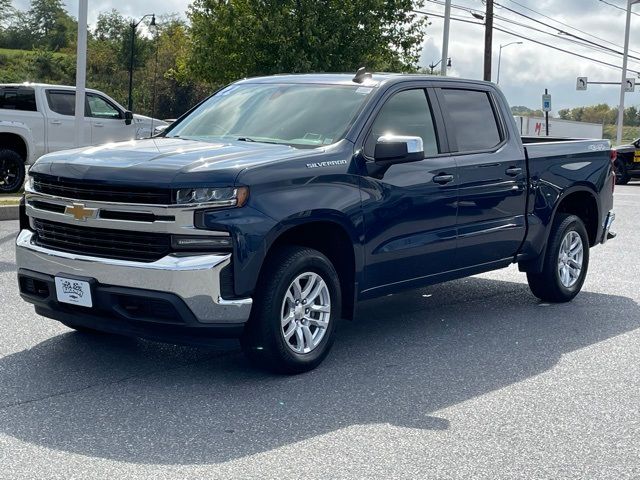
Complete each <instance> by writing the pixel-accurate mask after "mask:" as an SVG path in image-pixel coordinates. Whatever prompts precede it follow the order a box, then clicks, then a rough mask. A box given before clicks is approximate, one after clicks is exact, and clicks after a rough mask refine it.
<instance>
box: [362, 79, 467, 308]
mask: <svg viewBox="0 0 640 480" xmlns="http://www.w3.org/2000/svg"><path fill="white" fill-rule="evenodd" d="M436 123H437V122H436V121H434V115H433V109H432V108H431V102H430V101H429V96H428V95H427V91H426V90H425V89H422V88H410V89H404V90H400V91H397V92H395V93H393V94H392V95H391V96H389V97H387V100H386V101H385V103H384V104H383V106H382V108H381V109H380V110H379V112H378V113H377V116H376V117H375V120H374V122H373V124H372V126H371V127H370V130H369V132H368V134H367V137H366V140H365V142H364V147H363V150H364V155H365V157H366V158H367V160H368V162H369V165H373V163H372V162H373V152H374V149H375V144H376V141H377V139H378V138H379V137H380V136H382V135H385V134H392V135H408V136H418V137H421V138H422V140H423V142H424V150H425V159H424V160H422V161H417V162H413V163H405V164H396V165H392V166H391V167H389V168H388V169H387V170H386V171H381V172H374V171H373V169H370V171H371V172H373V173H372V174H369V175H367V176H365V177H363V179H362V194H363V210H364V224H365V225H364V227H365V252H366V259H365V260H366V267H365V274H364V283H365V285H364V286H363V288H362V290H363V294H364V296H365V297H366V296H368V295H371V296H374V295H379V294H381V293H382V292H384V291H392V290H395V289H398V290H399V289H402V288H407V287H411V286H415V285H419V284H421V283H424V282H425V281H426V280H427V279H428V278H430V277H433V276H435V275H436V274H438V273H442V272H445V271H447V270H450V269H453V268H454V263H455V250H456V212H457V205H456V203H457V197H458V185H457V168H456V165H455V159H454V158H453V157H452V156H450V155H446V154H441V153H440V152H441V151H442V150H443V148H441V147H440V144H441V143H442V141H440V138H441V137H439V136H438V132H437V129H436V127H435V125H436Z"/></svg>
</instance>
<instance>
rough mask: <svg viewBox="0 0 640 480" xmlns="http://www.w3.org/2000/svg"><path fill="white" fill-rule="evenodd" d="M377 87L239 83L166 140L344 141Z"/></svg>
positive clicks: (196, 112) (206, 104) (306, 143)
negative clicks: (176, 138) (352, 123)
mask: <svg viewBox="0 0 640 480" xmlns="http://www.w3.org/2000/svg"><path fill="white" fill-rule="evenodd" d="M372 91H373V88H369V87H361V86H356V85H318V84H240V85H231V86H229V87H227V88H225V89H223V90H221V91H220V92H218V93H216V94H215V95H214V96H212V97H211V98H209V99H208V100H207V101H205V102H204V103H203V104H202V105H200V106H199V107H198V108H196V109H195V110H194V111H193V112H192V113H191V114H190V115H189V116H188V117H186V118H185V119H184V120H182V121H181V122H180V123H179V124H178V125H176V127H175V128H173V129H172V130H171V131H170V132H169V133H168V134H167V137H180V138H191V139H198V140H211V141H215V140H219V139H223V140H224V139H229V140H238V139H242V140H245V141H249V142H251V141H254V142H263V143H278V144H285V145H291V146H294V147H298V148H305V147H306V148H313V147H318V146H322V145H330V144H332V143H336V142H337V141H339V140H341V139H342V138H343V137H344V135H345V134H346V131H347V129H348V127H349V126H350V124H351V122H353V120H354V119H355V117H356V114H357V113H358V111H359V110H360V108H361V107H362V105H364V103H365V101H366V100H367V98H368V97H369V94H370V93H371V92H372Z"/></svg>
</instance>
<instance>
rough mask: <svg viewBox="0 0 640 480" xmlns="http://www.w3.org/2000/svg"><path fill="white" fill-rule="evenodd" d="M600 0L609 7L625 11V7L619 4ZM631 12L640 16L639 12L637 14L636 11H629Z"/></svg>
mask: <svg viewBox="0 0 640 480" xmlns="http://www.w3.org/2000/svg"><path fill="white" fill-rule="evenodd" d="M600 1H601V2H602V3H604V4H606V5H609V6H610V7H613V8H617V9H618V10H622V11H623V12H626V11H627V9H626V8H623V7H621V6H620V5H616V4H615V3H610V2H607V0H600ZM631 14H632V15H636V16H638V17H640V14H637V13H636V12H631Z"/></svg>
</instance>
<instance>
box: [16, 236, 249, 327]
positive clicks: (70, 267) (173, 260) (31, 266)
mask: <svg viewBox="0 0 640 480" xmlns="http://www.w3.org/2000/svg"><path fill="white" fill-rule="evenodd" d="M33 236H34V233H33V232H32V231H30V230H22V231H21V232H20V234H19V235H18V238H17V240H16V263H17V266H18V268H19V269H26V270H31V271H34V272H38V273H43V274H47V275H53V276H64V275H65V274H67V275H73V276H82V277H89V278H93V279H95V280H96V281H97V282H98V283H100V284H103V285H111V286H119V287H130V288H139V289H146V290H155V291H158V292H165V293H172V294H175V295H177V296H178V297H180V298H181V299H182V300H184V302H185V303H186V305H187V307H188V308H189V309H190V310H191V312H192V313H193V314H194V316H195V317H196V319H197V320H198V321H199V322H201V323H216V324H221V323H222V324H242V323H245V322H246V321H247V320H248V318H249V314H250V312H251V304H252V299H251V298H243V299H234V300H225V299H223V298H222V296H221V294H220V272H221V270H222V269H223V268H224V267H225V266H227V265H228V264H229V263H230V261H231V255H230V254H207V255H194V256H188V257H180V256H174V255H167V256H165V257H163V258H161V259H160V260H157V261H155V262H152V263H145V262H134V261H128V260H116V259H108V258H98V257H91V256H87V255H78V254H73V253H66V252H59V251H56V250H51V249H48V248H43V247H40V246H38V245H35V244H34V243H33V241H32V240H33Z"/></svg>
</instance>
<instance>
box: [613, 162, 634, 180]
mask: <svg viewBox="0 0 640 480" xmlns="http://www.w3.org/2000/svg"><path fill="white" fill-rule="evenodd" d="M613 171H614V172H615V174H616V185H626V184H627V183H629V180H631V176H630V175H629V173H628V172H627V167H625V165H624V162H622V160H616V161H615V162H614V164H613Z"/></svg>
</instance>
